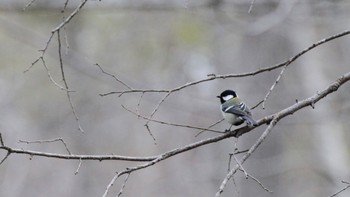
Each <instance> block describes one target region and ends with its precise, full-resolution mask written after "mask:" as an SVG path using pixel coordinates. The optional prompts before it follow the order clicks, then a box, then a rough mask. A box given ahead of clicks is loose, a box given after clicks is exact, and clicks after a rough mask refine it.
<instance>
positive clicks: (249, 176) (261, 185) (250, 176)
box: [239, 169, 273, 193]
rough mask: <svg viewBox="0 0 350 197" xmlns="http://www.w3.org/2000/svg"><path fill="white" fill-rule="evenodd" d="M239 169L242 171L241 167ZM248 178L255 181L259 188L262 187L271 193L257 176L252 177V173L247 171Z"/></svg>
mask: <svg viewBox="0 0 350 197" xmlns="http://www.w3.org/2000/svg"><path fill="white" fill-rule="evenodd" d="M239 170H240V171H242V170H241V169H239ZM247 176H248V178H251V179H253V180H254V181H255V182H256V183H258V184H259V185H260V187H261V188H263V189H264V190H265V191H267V192H269V193H273V192H272V191H271V190H269V189H268V188H267V187H265V186H264V185H263V184H262V183H261V182H260V181H259V180H258V179H257V178H255V177H253V176H252V175H250V174H248V173H247Z"/></svg>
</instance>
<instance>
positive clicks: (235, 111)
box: [222, 105, 249, 116]
mask: <svg viewBox="0 0 350 197" xmlns="http://www.w3.org/2000/svg"><path fill="white" fill-rule="evenodd" d="M222 111H224V112H226V113H231V114H235V115H237V116H249V114H248V113H246V112H245V111H243V110H242V109H241V108H240V107H239V105H238V106H235V105H229V106H225V105H222Z"/></svg>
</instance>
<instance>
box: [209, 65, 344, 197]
mask: <svg viewBox="0 0 350 197" xmlns="http://www.w3.org/2000/svg"><path fill="white" fill-rule="evenodd" d="M349 80H350V72H349V73H346V74H345V75H343V76H341V77H340V78H338V79H337V80H336V81H335V82H333V83H331V84H330V85H329V86H328V87H327V88H326V89H324V90H323V91H321V92H318V93H316V94H315V95H314V96H312V97H309V98H307V99H304V100H303V101H300V102H298V103H296V104H294V105H292V106H290V107H288V108H286V109H283V110H281V111H280V112H278V113H276V114H273V115H270V116H267V117H265V118H263V119H261V120H259V121H258V125H261V124H263V123H269V126H268V127H267V128H266V129H265V131H264V133H263V134H262V135H261V136H260V138H259V139H258V140H257V141H256V142H255V144H254V145H253V146H252V147H251V148H250V149H249V151H248V152H247V153H246V154H245V155H244V156H243V157H242V159H241V160H240V163H241V164H243V163H244V162H245V161H246V160H247V159H248V158H249V157H250V155H251V154H252V153H253V152H254V151H255V150H256V149H257V148H258V147H259V146H260V144H261V143H262V142H263V141H264V139H265V138H266V137H267V135H268V134H269V133H270V132H271V130H272V128H273V127H274V126H275V125H276V124H277V122H278V121H279V120H280V119H282V118H284V117H286V116H288V115H291V114H293V113H294V112H296V111H298V110H300V109H302V108H304V107H307V106H311V105H312V104H315V103H316V102H318V101H319V100H321V99H322V98H324V97H326V96H327V95H328V94H330V93H332V92H335V91H337V90H338V88H339V87H340V86H341V85H343V84H344V83H346V82H347V81H349ZM245 132H248V131H244V130H241V131H238V132H237V136H240V135H242V134H243V133H245ZM239 168H240V166H239V165H238V164H237V165H236V166H235V168H234V169H232V170H231V171H230V172H229V173H228V174H227V175H226V177H225V179H224V180H223V181H222V183H221V185H220V188H219V191H218V192H217V193H216V195H215V196H216V197H218V196H220V194H221V193H222V192H223V190H224V188H225V186H226V184H227V182H228V180H229V179H230V178H231V177H232V176H233V175H234V174H235V173H236V172H237V170H238V169H239Z"/></svg>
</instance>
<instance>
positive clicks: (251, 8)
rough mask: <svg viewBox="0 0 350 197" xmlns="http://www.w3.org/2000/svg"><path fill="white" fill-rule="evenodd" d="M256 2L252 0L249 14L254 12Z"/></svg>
mask: <svg viewBox="0 0 350 197" xmlns="http://www.w3.org/2000/svg"><path fill="white" fill-rule="evenodd" d="M254 3H255V0H252V1H251V2H250V6H249V10H248V13H249V14H250V13H251V12H252V10H253V6H254Z"/></svg>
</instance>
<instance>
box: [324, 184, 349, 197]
mask: <svg viewBox="0 0 350 197" xmlns="http://www.w3.org/2000/svg"><path fill="white" fill-rule="evenodd" d="M342 183H345V184H347V186H345V187H344V188H343V189H341V190H339V191H337V192H336V193H334V194H332V195H330V196H329V197H335V196H337V195H338V194H340V193H342V192H343V191H345V190H347V189H349V188H350V183H349V182H347V181H342Z"/></svg>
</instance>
